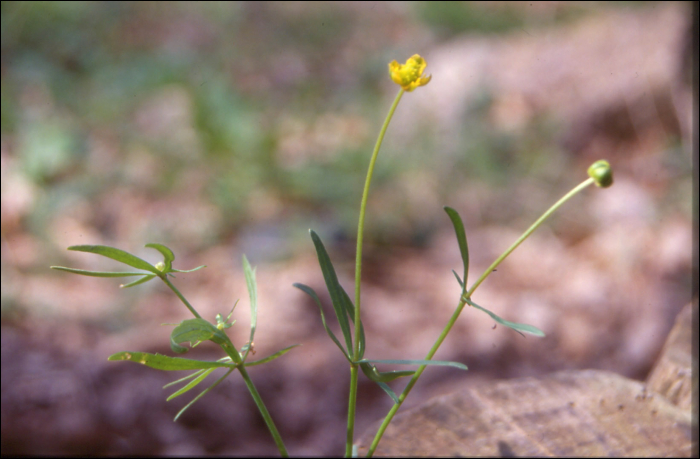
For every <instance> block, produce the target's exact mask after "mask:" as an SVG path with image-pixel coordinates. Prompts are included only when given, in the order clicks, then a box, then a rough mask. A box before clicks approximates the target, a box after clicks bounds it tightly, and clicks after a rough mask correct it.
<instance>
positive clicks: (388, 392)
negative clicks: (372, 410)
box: [374, 381, 399, 405]
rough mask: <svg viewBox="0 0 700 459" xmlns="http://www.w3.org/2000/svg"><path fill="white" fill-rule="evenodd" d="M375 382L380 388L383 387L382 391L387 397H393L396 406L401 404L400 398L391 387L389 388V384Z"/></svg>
mask: <svg viewBox="0 0 700 459" xmlns="http://www.w3.org/2000/svg"><path fill="white" fill-rule="evenodd" d="M374 382H375V383H377V385H378V386H379V387H381V388H382V390H383V391H384V392H386V393H387V395H388V396H389V397H391V399H392V400H393V401H394V404H395V405H398V404H399V397H398V396H397V395H396V392H394V391H393V390H392V389H391V387H389V385H388V384H387V383H383V382H381V381H374Z"/></svg>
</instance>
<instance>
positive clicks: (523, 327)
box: [466, 299, 545, 338]
mask: <svg viewBox="0 0 700 459" xmlns="http://www.w3.org/2000/svg"><path fill="white" fill-rule="evenodd" d="M466 301H467V303H469V305H471V306H474V307H475V308H477V309H480V310H482V311H484V312H485V313H486V314H488V315H490V316H491V318H492V319H493V320H495V321H496V322H498V323H499V324H501V325H503V326H505V327H508V328H512V329H513V330H515V331H516V332H518V333H520V332H525V333H529V334H531V335H535V336H539V337H540V338H542V337H544V336H545V334H544V332H543V331H542V330H540V329H539V328H537V327H535V326H532V325H527V324H519V323H517V322H509V321H507V320H503V319H501V318H500V317H498V316H497V315H496V314H494V313H493V312H491V311H489V310H488V309H486V308H482V307H481V306H479V305H478V304H476V303H474V302H473V301H471V300H470V299H466ZM520 334H521V335H523V334H522V333H520ZM523 336H525V335H523Z"/></svg>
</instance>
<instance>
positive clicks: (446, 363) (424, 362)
mask: <svg viewBox="0 0 700 459" xmlns="http://www.w3.org/2000/svg"><path fill="white" fill-rule="evenodd" d="M357 363H387V364H393V365H421V366H422V365H435V366H441V367H453V368H459V369H460V370H468V368H467V366H466V365H465V364H463V363H459V362H449V361H446V360H403V359H402V360H396V359H380V360H376V359H362V360H358V361H357Z"/></svg>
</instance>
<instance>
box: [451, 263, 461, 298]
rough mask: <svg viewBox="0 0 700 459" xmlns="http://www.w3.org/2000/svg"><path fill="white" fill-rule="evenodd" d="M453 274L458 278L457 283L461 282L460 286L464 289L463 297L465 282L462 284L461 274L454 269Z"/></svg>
mask: <svg viewBox="0 0 700 459" xmlns="http://www.w3.org/2000/svg"><path fill="white" fill-rule="evenodd" d="M452 274H454V275H455V277H456V278H457V282H459V286H460V287H462V295H464V282H462V279H460V278H459V274H457V272H456V271H455V270H454V269H453V270H452Z"/></svg>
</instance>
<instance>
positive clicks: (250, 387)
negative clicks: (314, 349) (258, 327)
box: [238, 365, 289, 457]
mask: <svg viewBox="0 0 700 459" xmlns="http://www.w3.org/2000/svg"><path fill="white" fill-rule="evenodd" d="M238 371H240V372H241V376H243V380H244V381H245V385H246V386H248V391H250V395H252V396H253V400H254V401H255V404H256V405H257V406H258V410H260V414H261V415H262V417H263V419H264V420H265V424H266V425H267V428H268V430H269V431H270V433H271V434H272V438H273V439H274V440H275V444H276V445H277V449H279V451H280V454H281V455H282V457H289V454H288V453H287V448H285V446H284V442H283V441H282V437H281V436H280V433H279V431H278V430H277V426H275V423H274V421H273V420H272V417H271V416H270V413H269V412H268V411H267V407H266V406H265V402H263V399H262V397H260V394H259V393H258V390H257V389H256V388H255V384H253V380H252V379H250V376H249V375H248V371H247V370H246V369H245V367H244V366H243V365H239V366H238Z"/></svg>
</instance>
